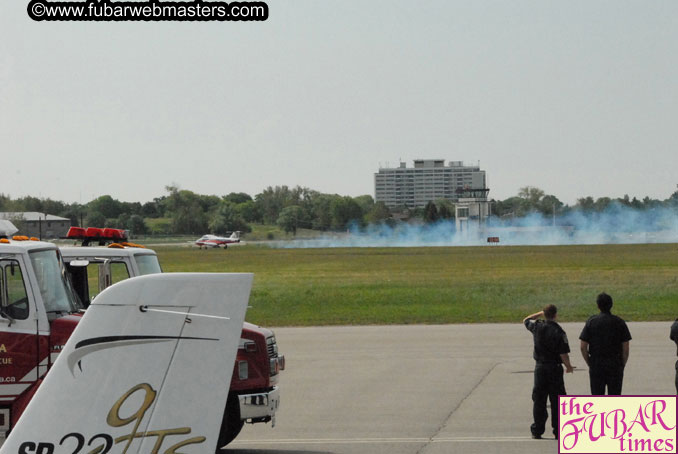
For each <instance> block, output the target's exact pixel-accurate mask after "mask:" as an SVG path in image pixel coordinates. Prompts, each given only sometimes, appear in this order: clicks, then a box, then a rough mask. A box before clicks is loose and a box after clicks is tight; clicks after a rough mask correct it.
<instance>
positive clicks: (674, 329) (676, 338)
mask: <svg viewBox="0 0 678 454" xmlns="http://www.w3.org/2000/svg"><path fill="white" fill-rule="evenodd" d="M671 340H672V341H673V342H675V343H676V356H678V318H677V319H676V321H675V322H673V325H671ZM676 394H678V361H676Z"/></svg>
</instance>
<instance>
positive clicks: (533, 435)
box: [532, 434, 541, 440]
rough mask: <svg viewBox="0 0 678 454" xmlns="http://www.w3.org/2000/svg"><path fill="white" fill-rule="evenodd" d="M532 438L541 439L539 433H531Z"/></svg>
mask: <svg viewBox="0 0 678 454" xmlns="http://www.w3.org/2000/svg"><path fill="white" fill-rule="evenodd" d="M532 438H534V439H535V440H541V435H539V434H532Z"/></svg>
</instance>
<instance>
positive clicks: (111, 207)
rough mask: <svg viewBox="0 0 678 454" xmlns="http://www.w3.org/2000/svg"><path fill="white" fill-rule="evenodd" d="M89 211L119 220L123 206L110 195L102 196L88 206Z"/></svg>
mask: <svg viewBox="0 0 678 454" xmlns="http://www.w3.org/2000/svg"><path fill="white" fill-rule="evenodd" d="M87 210H88V211H96V212H98V213H101V214H102V215H103V216H104V217H105V218H107V219H110V218H117V217H118V216H120V214H121V213H122V205H121V203H120V202H119V201H117V200H115V199H114V198H113V197H111V196H110V195H102V196H101V197H97V198H96V199H94V200H92V201H91V202H89V203H88V204H87Z"/></svg>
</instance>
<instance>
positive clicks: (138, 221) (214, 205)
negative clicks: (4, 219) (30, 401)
mask: <svg viewBox="0 0 678 454" xmlns="http://www.w3.org/2000/svg"><path fill="white" fill-rule="evenodd" d="M165 189H166V194H165V195H163V196H161V197H157V198H155V199H153V200H152V201H150V202H146V203H140V202H122V201H119V200H116V199H114V198H113V197H111V196H110V195H103V196H100V197H97V198H96V199H94V200H92V201H90V202H88V203H85V204H78V203H70V204H69V203H64V202H61V201H55V200H52V199H49V198H47V199H42V198H37V197H32V196H26V197H20V198H17V199H12V198H11V197H10V196H9V195H5V194H0V211H2V212H26V211H36V212H40V213H47V214H52V215H57V216H61V217H65V218H69V219H70V220H71V225H82V226H89V227H115V228H124V229H128V230H130V233H131V234H132V235H143V234H154V235H172V234H193V235H201V234H204V233H206V232H211V233H216V234H225V233H227V232H231V231H236V230H239V231H241V232H249V231H251V225H252V224H269V225H271V224H273V225H277V226H279V227H280V228H281V229H282V230H284V231H286V232H290V233H294V234H296V232H297V230H298V229H302V228H303V229H313V230H320V231H342V230H346V229H348V228H350V227H352V226H357V227H363V226H365V225H368V224H379V223H387V224H391V225H393V224H395V223H397V222H399V221H410V222H412V221H414V222H425V223H433V222H437V221H439V220H445V219H449V220H452V219H454V213H455V208H454V204H453V203H452V202H450V201H448V200H435V201H430V202H429V203H428V204H427V205H426V206H425V207H424V208H418V209H408V208H406V207H396V208H392V209H389V207H387V206H386V205H385V204H384V203H383V202H375V201H374V199H373V198H372V196H369V195H362V196H358V197H350V196H341V195H338V194H324V193H321V192H318V191H314V190H312V189H309V188H305V187H300V186H296V187H293V188H290V187H288V186H275V187H271V186H269V187H267V188H266V189H264V190H263V191H262V192H261V193H259V194H256V195H255V196H254V197H252V196H250V195H249V194H246V193H243V192H231V193H230V194H228V195H224V196H216V195H204V194H197V193H195V192H193V191H190V190H186V189H181V188H179V187H178V186H176V185H170V186H167V187H166V188H165ZM611 206H626V207H630V208H633V209H637V210H655V209H657V208H670V209H673V210H676V211H677V212H678V191H676V192H674V193H673V194H672V195H671V196H670V197H669V198H668V199H666V200H656V199H650V198H649V197H645V198H643V199H642V200H639V199H637V198H635V197H634V198H629V196H628V195H627V196H624V197H623V198H609V197H601V198H597V199H594V198H592V197H583V198H580V199H578V200H577V203H576V204H575V205H573V206H569V205H566V204H564V203H563V202H561V201H560V200H559V199H558V198H557V197H556V196H554V195H550V194H546V193H545V192H544V191H543V190H541V189H539V188H535V187H531V186H526V187H524V188H521V189H520V191H519V192H518V194H517V195H516V196H513V197H509V198H508V199H505V200H492V201H491V207H492V208H491V209H492V215H493V216H495V217H497V218H499V219H502V220H503V221H504V222H510V220H511V219H513V218H521V217H524V216H526V215H528V214H530V213H540V214H542V215H544V216H546V217H548V216H555V215H558V216H561V215H564V214H567V213H568V212H572V211H580V212H582V213H584V214H595V213H600V212H603V211H605V210H607V209H609V208H610V207H611Z"/></svg>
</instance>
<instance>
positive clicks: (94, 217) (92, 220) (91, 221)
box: [85, 211, 106, 228]
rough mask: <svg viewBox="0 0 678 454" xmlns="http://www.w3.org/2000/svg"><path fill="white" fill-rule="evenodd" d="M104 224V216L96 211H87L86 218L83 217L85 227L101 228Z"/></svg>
mask: <svg viewBox="0 0 678 454" xmlns="http://www.w3.org/2000/svg"><path fill="white" fill-rule="evenodd" d="M105 225H106V216H104V215H103V214H101V213H99V212H98V211H89V212H88V213H87V218H85V226H86V227H99V228H102V227H104V226H105Z"/></svg>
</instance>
